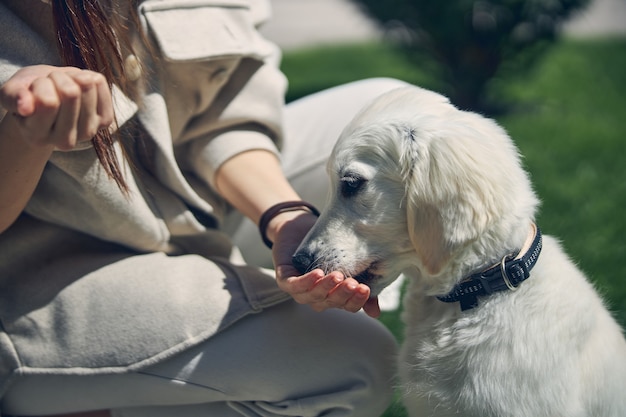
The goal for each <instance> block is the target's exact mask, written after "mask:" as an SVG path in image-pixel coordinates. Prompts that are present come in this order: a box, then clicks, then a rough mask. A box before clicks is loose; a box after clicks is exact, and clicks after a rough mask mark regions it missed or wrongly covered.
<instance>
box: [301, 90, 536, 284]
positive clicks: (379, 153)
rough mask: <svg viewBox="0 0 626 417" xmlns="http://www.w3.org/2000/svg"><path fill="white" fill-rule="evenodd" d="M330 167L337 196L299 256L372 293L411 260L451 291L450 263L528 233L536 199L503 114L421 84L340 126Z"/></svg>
mask: <svg viewBox="0 0 626 417" xmlns="http://www.w3.org/2000/svg"><path fill="white" fill-rule="evenodd" d="M328 173H329V175H330V180H331V194H330V200H329V202H328V205H327V206H326V208H325V209H324V211H323V213H322V215H321V216H320V218H319V220H318V222H317V223H316V224H315V226H314V227H313V229H311V231H310V232H309V234H308V235H307V237H306V238H305V239H304V241H303V242H302V244H301V245H300V247H299V248H298V250H297V251H296V254H295V255H294V264H295V265H296V267H297V268H298V269H300V270H301V271H305V270H311V269H314V268H322V269H324V270H325V271H331V270H339V271H342V272H343V273H344V274H345V275H347V276H352V277H355V278H356V279H357V280H359V281H361V282H363V283H365V284H367V285H368V286H370V288H371V290H372V294H373V295H376V294H378V293H379V292H380V291H381V290H382V289H383V288H384V287H385V286H386V285H388V284H389V283H390V282H391V281H393V280H394V279H395V278H396V277H397V276H398V275H399V274H400V273H401V272H402V271H404V270H407V269H409V268H414V269H416V271H417V273H418V275H419V276H421V277H422V278H423V279H424V280H425V283H426V284H427V285H428V286H429V288H430V290H431V291H432V292H433V293H444V292H447V291H449V290H450V289H451V288H452V286H453V285H454V284H455V283H456V282H449V280H450V279H451V278H448V279H447V281H446V279H445V278H443V277H447V276H451V275H454V274H444V272H445V271H449V270H450V269H454V270H455V272H458V271H461V270H463V269H471V268H475V267H476V266H478V265H479V264H481V263H484V262H488V261H489V259H488V258H489V257H491V256H497V254H493V255H492V254H491V253H490V252H493V251H502V250H506V249H513V247H501V246H503V245H505V246H506V245H510V244H511V242H514V241H517V240H520V239H521V241H523V240H524V238H525V236H526V233H527V229H526V228H525V227H527V225H528V221H529V219H532V218H533V216H534V210H535V206H536V204H537V201H536V198H535V197H534V194H533V192H532V189H531V186H530V182H529V180H528V178H527V175H526V173H525V172H524V171H523V169H522V168H521V165H520V160H519V155H518V152H517V150H516V148H515V146H514V145H513V143H512V141H511V140H510V139H509V137H508V136H507V135H506V133H505V132H504V131H503V130H502V129H501V128H500V127H499V126H498V125H497V124H496V123H494V122H493V121H491V120H489V119H486V118H483V117H481V116H480V115H477V114H475V113H469V112H464V111H460V110H458V109H456V108H455V107H454V106H452V105H451V104H450V103H449V102H448V100H447V99H446V98H445V97H443V96H441V95H438V94H436V93H433V92H431V91H427V90H424V89H420V88H417V87H406V88H401V89H397V90H394V91H391V92H389V93H386V94H384V95H383V96H381V97H379V98H378V99H376V100H375V101H374V102H373V103H371V104H370V105H369V106H367V107H366V108H364V109H363V110H362V111H361V112H360V113H359V114H358V115H357V116H356V118H355V119H354V120H353V121H352V122H351V123H350V124H349V125H348V126H347V127H346V128H345V129H344V131H343V133H342V134H341V136H340V138H339V140H338V142H337V144H336V145H335V148H334V150H333V152H332V154H331V157H330V159H329V162H328ZM521 224H524V225H525V227H524V228H523V229H521V230H520V225H521ZM498 253H499V252H498Z"/></svg>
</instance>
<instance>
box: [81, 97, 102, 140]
mask: <svg viewBox="0 0 626 417" xmlns="http://www.w3.org/2000/svg"><path fill="white" fill-rule="evenodd" d="M97 94H98V93H97V91H96V88H95V87H94V86H88V87H83V88H82V94H81V97H80V111H79V113H78V120H77V125H76V140H77V141H78V142H80V141H84V140H89V139H91V138H93V137H94V136H95V135H96V133H97V132H98V129H100V116H99V115H98V112H97V106H98V97H97Z"/></svg>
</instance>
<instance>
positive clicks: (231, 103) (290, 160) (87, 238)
mask: <svg viewBox="0 0 626 417" xmlns="http://www.w3.org/2000/svg"><path fill="white" fill-rule="evenodd" d="M268 10H269V8H268V5H267V4H266V2H263V1H243V0H241V1H239V0H228V1H215V0H146V1H135V2H131V1H129V2H125V1H116V0H111V2H110V3H109V2H107V1H95V0H92V1H57V0H53V1H51V2H50V1H42V0H1V1H0V31H1V32H2V33H1V36H0V84H1V85H2V87H1V88H0V118H1V119H0V171H1V173H0V174H1V175H0V319H1V324H2V327H1V328H0V398H1V404H2V408H1V410H2V413H4V414H5V415H50V414H63V415H82V416H109V415H111V416H124V417H130V416H133V417H134V416H136V417H141V416H151V417H155V416H156V417H158V416H209V415H211V416H213V415H215V416H221V417H223V416H230V415H233V416H241V415H244V416H318V415H324V416H345V415H358V416H376V415H380V414H381V413H382V411H383V410H384V409H385V407H386V405H387V404H388V402H389V399H390V387H391V378H392V374H393V372H392V360H393V359H392V356H393V353H394V349H395V344H394V341H393V338H392V337H391V335H390V334H389V333H388V332H387V331H386V330H385V329H384V328H383V326H381V325H380V324H379V323H377V322H376V321H375V320H372V319H370V318H368V317H366V316H365V315H364V314H351V313H354V312H357V311H359V310H361V309H364V310H365V311H366V312H367V313H368V314H369V315H371V316H376V315H377V314H378V312H379V310H378V306H377V303H376V300H375V299H370V298H369V289H368V288H367V287H366V286H365V285H363V284H359V283H358V282H356V281H355V280H353V279H352V278H347V277H344V276H343V275H342V274H341V273H339V272H337V271H334V272H331V273H328V274H324V273H322V272H321V271H319V270H315V271H312V272H309V273H307V274H305V275H299V273H298V272H297V271H296V270H295V269H294V268H293V267H292V266H291V262H290V254H291V253H293V251H294V249H295V247H296V246H297V244H298V243H299V241H300V240H301V238H302V237H303V236H304V234H305V233H306V231H307V230H308V229H309V228H310V227H311V225H312V224H313V223H314V222H315V220H316V216H315V208H314V206H313V205H312V204H315V205H317V206H318V207H319V206H320V205H321V204H322V203H323V199H324V197H325V192H326V190H325V187H326V182H327V180H326V179H325V174H324V172H323V170H324V168H323V166H324V159H325V157H326V156H327V155H328V153H329V152H330V148H331V147H332V142H333V140H334V138H336V137H337V136H338V133H339V131H340V129H341V127H342V126H343V125H344V124H345V123H346V122H347V121H348V120H349V119H350V118H351V117H352V115H353V114H354V113H355V112H356V111H357V110H358V108H360V107H361V105H362V104H363V103H364V102H365V101H368V100H370V99H371V98H373V97H374V96H376V95H378V94H380V93H382V92H383V91H385V90H388V89H390V88H393V87H395V86H397V85H398V84H399V83H397V82H395V81H392V80H370V81H365V82H361V83H356V84H351V85H347V86H343V87H340V88H337V89H333V90H330V91H327V92H323V93H320V94H318V95H315V96H311V97H309V98H306V99H303V100H300V101H298V102H296V103H293V104H291V105H289V106H287V107H286V108H284V106H283V101H282V100H283V95H284V90H285V84H286V83H285V80H284V77H283V76H282V75H281V74H280V72H279V71H278V69H277V64H278V59H277V55H276V53H277V51H276V49H275V48H274V46H273V45H271V44H269V43H268V42H267V41H265V40H264V39H262V38H261V37H260V36H259V34H258V32H257V31H256V26H257V25H258V24H260V23H261V22H262V21H264V20H266V18H267V17H268ZM57 41H58V45H56V43H57ZM57 47H58V48H57ZM279 148H282V153H281V154H279V151H278V149H279ZM279 155H280V156H279ZM283 172H285V173H286V175H285V174H283ZM304 201H308V203H306V202H304ZM311 203H312V204H311ZM238 213H242V214H243V215H245V217H247V220H245V221H242V219H241V215H240V214H238ZM251 225H253V226H254V227H256V226H255V225H259V227H260V235H262V236H263V240H264V241H265V242H266V244H268V246H273V247H272V251H271V252H270V251H268V250H267V249H262V248H263V247H262V245H261V244H260V242H261V239H260V238H259V237H257V236H256V234H258V233H259V232H257V231H256V230H254V227H252V226H251ZM228 234H230V235H231V236H232V237H233V239H234V241H235V242H236V243H237V244H238V245H237V246H240V247H242V248H244V255H245V257H246V259H247V260H248V261H249V265H244V264H243V262H242V260H241V257H240V256H239V255H238V251H237V249H236V246H233V245H232V243H231V239H230V238H229V237H228ZM253 234H254V236H253ZM270 254H271V258H272V260H273V265H274V268H275V277H274V272H273V271H272V272H268V271H267V270H263V269H261V268H259V267H255V266H251V265H252V264H254V265H261V264H265V263H266V259H265V258H269V257H270ZM254 313H256V314H254ZM72 413H79V414H72Z"/></svg>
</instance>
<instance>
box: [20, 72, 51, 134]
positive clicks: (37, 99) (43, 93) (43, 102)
mask: <svg viewBox="0 0 626 417" xmlns="http://www.w3.org/2000/svg"><path fill="white" fill-rule="evenodd" d="M29 93H30V95H31V97H32V99H33V101H34V107H35V110H34V111H33V112H32V113H31V114H30V115H29V116H27V117H23V118H22V119H21V121H20V122H21V123H20V125H21V126H22V134H23V135H24V137H25V139H26V140H27V141H29V142H30V143H32V144H36V145H50V144H51V141H50V139H49V137H50V131H51V130H52V127H53V125H54V123H55V120H56V117H57V114H58V111H59V105H60V102H59V97H58V95H57V91H56V88H55V86H54V83H53V82H52V80H50V79H48V78H40V79H37V80H35V81H33V83H32V84H31V86H30V92H29Z"/></svg>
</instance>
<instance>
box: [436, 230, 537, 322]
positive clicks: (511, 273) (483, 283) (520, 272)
mask: <svg viewBox="0 0 626 417" xmlns="http://www.w3.org/2000/svg"><path fill="white" fill-rule="evenodd" d="M541 246H542V240H541V231H540V230H539V228H538V227H536V232H535V238H534V239H533V242H532V244H531V245H530V248H528V250H527V251H526V253H525V254H524V255H522V256H519V254H518V255H517V256H515V257H514V256H513V255H512V254H509V255H507V256H505V257H504V258H502V261H501V262H500V263H498V264H497V265H494V266H492V267H490V268H489V269H486V270H484V271H481V272H478V273H476V274H472V275H470V276H469V277H467V278H466V279H464V280H463V281H461V282H460V283H459V284H457V286H456V287H454V289H453V290H452V291H451V292H450V293H449V294H447V295H442V296H437V298H438V299H439V300H440V301H443V302H445V303H454V302H457V301H458V302H460V303H461V310H462V311H465V310H469V309H472V308H474V307H477V306H478V296H484V295H489V294H493V293H494V292H497V291H506V290H510V291H515V290H516V289H517V287H518V286H519V285H520V284H521V283H522V282H523V281H525V280H526V279H528V277H530V270H531V269H532V268H533V266H535V263H537V259H538V258H539V253H540V252H541Z"/></svg>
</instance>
